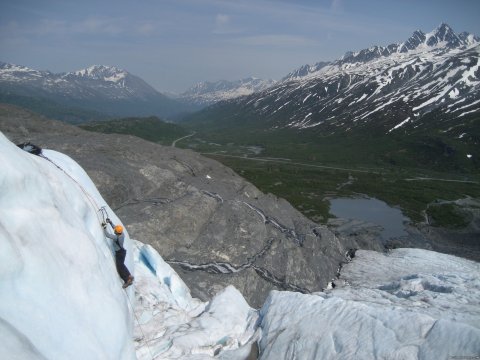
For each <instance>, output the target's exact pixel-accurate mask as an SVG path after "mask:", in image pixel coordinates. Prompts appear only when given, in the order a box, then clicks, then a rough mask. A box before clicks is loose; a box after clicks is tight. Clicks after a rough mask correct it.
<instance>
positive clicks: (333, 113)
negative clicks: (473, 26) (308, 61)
mask: <svg viewBox="0 0 480 360" xmlns="http://www.w3.org/2000/svg"><path fill="white" fill-rule="evenodd" d="M479 45H480V42H479V38H478V37H476V36H474V35H471V34H468V33H461V34H459V35H456V34H455V33H454V32H453V30H452V29H451V28H450V27H449V26H448V25H447V24H441V25H440V26H439V27H438V28H437V29H435V30H434V31H432V32H430V33H428V34H425V33H423V32H422V31H420V30H417V31H415V32H414V33H413V35H412V36H411V37H410V38H409V39H408V40H407V41H405V42H403V43H400V44H391V45H388V46H386V47H382V46H373V47H371V48H368V49H364V50H361V51H358V52H347V53H346V54H345V55H344V56H343V57H342V58H340V59H338V60H336V61H333V62H320V63H317V64H315V65H305V66H302V67H301V68H299V69H297V70H295V71H293V72H291V73H290V74H288V75H287V76H286V77H285V78H284V79H283V80H282V81H280V82H278V83H276V84H275V85H273V86H272V87H271V88H269V89H268V91H263V92H262V91H260V92H257V93H253V94H252V95H250V96H246V97H242V98H237V99H233V100H230V101H226V102H223V103H221V104H219V105H217V106H214V107H212V108H210V109H208V116H209V117H211V116H210V115H215V113H217V112H224V111H225V110H226V108H227V107H229V108H232V111H231V113H232V114H235V115H232V117H230V120H229V121H231V122H235V119H238V121H240V120H241V119H243V118H250V119H253V118H254V119H256V120H255V121H257V120H260V121H261V123H262V124H263V126H264V127H267V128H296V129H321V131H322V133H324V134H326V133H327V134H328V133H336V132H345V131H350V130H352V129H353V128H356V127H363V126H366V125H367V124H372V123H374V124H375V127H376V128H378V129H379V130H380V131H381V132H385V133H388V132H391V131H398V130H397V129H400V128H402V130H406V129H416V128H419V127H422V126H426V125H427V124H426V123H425V121H424V120H425V118H426V116H427V115H433V114H437V115H438V117H439V121H438V125H439V126H441V127H445V131H447V129H448V128H449V127H450V125H446V123H449V124H450V122H451V121H452V120H455V121H454V123H455V124H454V125H457V126H456V128H455V129H450V130H448V131H455V132H458V131H459V123H458V122H459V121H458V119H461V118H462V117H464V116H466V115H468V114H472V113H476V112H480V92H479V91H480V70H479V66H480V63H479V52H480V46H479ZM233 108H235V109H240V108H241V109H242V111H237V110H233ZM200 117H203V115H200ZM219 121H222V120H221V119H219ZM452 125H453V123H452ZM460 127H461V126H460ZM459 135H460V134H459Z"/></svg>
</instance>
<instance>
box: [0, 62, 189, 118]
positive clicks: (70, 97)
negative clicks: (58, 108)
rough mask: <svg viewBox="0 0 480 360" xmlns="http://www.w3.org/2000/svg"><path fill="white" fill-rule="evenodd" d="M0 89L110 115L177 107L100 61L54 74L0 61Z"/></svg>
mask: <svg viewBox="0 0 480 360" xmlns="http://www.w3.org/2000/svg"><path fill="white" fill-rule="evenodd" d="M0 92H2V93H8V94H15V95H19V96H27V97H32V98H39V97H40V98H43V99H48V100H52V101H55V102H57V103H59V104H62V105H67V106H76V107H80V108H85V109H91V110H96V111H101V112H105V113H107V114H113V115H160V116H168V115H171V114H172V113H175V112H176V111H179V110H180V109H179V107H180V104H178V103H177V102H175V101H174V100H172V99H169V98H167V97H166V96H165V95H163V94H161V93H159V92H158V91H156V90H155V89H154V88H153V87H151V86H150V85H149V84H147V83H146V82H145V81H143V80H142V79H141V78H139V77H137V76H135V75H132V74H130V73H129V72H127V71H126V70H122V69H119V68H117V67H113V66H104V65H94V66H91V67H89V68H86V69H82V70H78V71H73V72H69V73H60V74H54V73H52V72H49V71H38V70H33V69H29V68H27V67H24V66H19V65H14V64H7V63H0Z"/></svg>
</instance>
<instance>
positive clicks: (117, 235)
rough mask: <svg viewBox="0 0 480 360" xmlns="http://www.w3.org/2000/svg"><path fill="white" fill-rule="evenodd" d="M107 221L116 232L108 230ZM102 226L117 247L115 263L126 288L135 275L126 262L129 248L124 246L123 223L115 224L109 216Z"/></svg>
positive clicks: (115, 247)
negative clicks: (131, 272) (126, 248)
mask: <svg viewBox="0 0 480 360" xmlns="http://www.w3.org/2000/svg"><path fill="white" fill-rule="evenodd" d="M107 223H109V224H110V226H111V227H112V229H113V232H114V234H111V233H110V232H109V231H108V230H107ZM102 227H103V231H104V232H105V236H106V237H108V238H109V239H112V240H113V247H114V249H115V264H116V266H117V272H118V275H120V277H121V278H122V280H123V281H124V282H125V283H124V284H123V288H124V289H125V288H126V287H128V286H130V285H132V283H133V276H132V275H131V274H130V271H128V269H127V267H126V266H125V263H124V262H125V256H126V255H127V250H125V249H124V247H123V241H124V240H125V234H124V233H123V227H122V225H115V226H114V225H113V223H112V221H111V220H110V219H109V218H107V220H106V222H103V223H102Z"/></svg>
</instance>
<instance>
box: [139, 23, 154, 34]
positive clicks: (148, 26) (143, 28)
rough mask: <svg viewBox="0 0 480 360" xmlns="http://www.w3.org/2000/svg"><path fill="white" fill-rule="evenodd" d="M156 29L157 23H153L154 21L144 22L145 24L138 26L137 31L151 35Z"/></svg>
mask: <svg viewBox="0 0 480 360" xmlns="http://www.w3.org/2000/svg"><path fill="white" fill-rule="evenodd" d="M154 31H155V25H153V24H152V23H150V22H146V23H143V24H140V25H139V26H138V27H137V32H138V33H139V34H142V35H150V34H151V33H153V32H154Z"/></svg>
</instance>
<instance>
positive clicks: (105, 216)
mask: <svg viewBox="0 0 480 360" xmlns="http://www.w3.org/2000/svg"><path fill="white" fill-rule="evenodd" d="M36 155H38V156H40V157H42V158H44V159H45V160H47V161H49V162H50V163H52V164H53V165H55V167H57V168H58V169H59V170H60V171H62V172H63V173H64V174H65V175H67V176H68V177H69V178H70V179H72V180H73V182H75V184H77V185H78V187H79V188H80V189H81V190H82V192H83V193H84V194H85V196H86V198H87V200H88V201H89V203H90V205H92V207H93V209H94V210H95V214H96V216H97V219H98V220H99V221H101V222H102V223H105V222H106V220H107V219H108V213H107V209H106V207H105V206H102V207H99V206H98V204H97V202H96V201H95V199H94V198H93V197H92V196H91V195H90V194H89V193H88V192H87V190H85V188H84V187H83V186H82V184H80V183H79V182H78V181H77V180H75V178H73V177H72V176H71V175H70V174H69V173H67V172H66V171H65V170H64V169H62V168H61V167H60V166H59V165H57V164H56V163H55V162H54V161H53V160H51V159H49V158H48V157H47V156H45V155H44V154H43V153H40V154H36ZM97 209H98V210H97ZM99 213H101V217H102V219H100V218H99ZM126 297H127V300H128V303H129V304H130V308H131V309H132V312H133V316H134V317H135V321H136V323H137V325H138V327H139V329H140V332H141V333H142V336H143V338H144V339H145V345H146V346H147V349H148V352H149V353H150V357H151V359H152V360H154V357H153V354H152V351H151V349H150V346H149V344H148V343H149V341H147V340H146V339H147V337H146V336H145V333H144V331H143V329H142V326H141V325H140V321H139V319H138V317H137V314H136V313H135V308H134V306H133V304H132V302H131V301H130V298H129V296H128V294H127V293H126Z"/></svg>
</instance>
